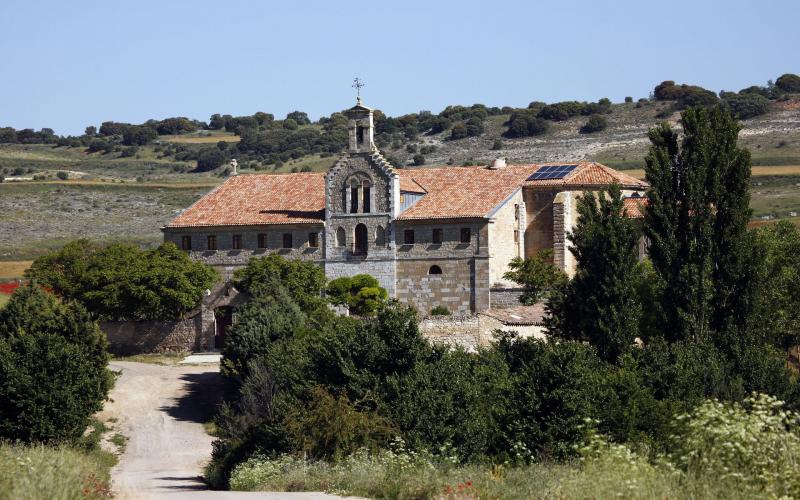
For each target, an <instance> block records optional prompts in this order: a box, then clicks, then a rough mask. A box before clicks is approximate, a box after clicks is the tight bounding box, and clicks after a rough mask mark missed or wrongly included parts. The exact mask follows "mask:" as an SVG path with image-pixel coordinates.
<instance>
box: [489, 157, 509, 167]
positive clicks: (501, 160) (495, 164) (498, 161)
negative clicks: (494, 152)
mask: <svg viewBox="0 0 800 500" xmlns="http://www.w3.org/2000/svg"><path fill="white" fill-rule="evenodd" d="M488 168H489V170H500V169H501V168H506V157H505V156H501V157H500V158H497V159H495V160H494V161H493V162H492V164H491V165H489V167H488Z"/></svg>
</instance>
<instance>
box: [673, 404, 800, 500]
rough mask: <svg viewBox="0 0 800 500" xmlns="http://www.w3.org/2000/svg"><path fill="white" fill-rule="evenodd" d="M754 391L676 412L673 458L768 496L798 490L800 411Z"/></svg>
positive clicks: (696, 470)
mask: <svg viewBox="0 0 800 500" xmlns="http://www.w3.org/2000/svg"><path fill="white" fill-rule="evenodd" d="M783 406H784V403H783V402H781V401H779V400H777V399H776V398H773V397H770V396H767V395H764V394H753V395H752V396H750V397H748V398H746V399H745V400H744V401H743V403H742V404H739V403H721V402H719V401H715V400H712V401H706V402H705V403H703V404H702V405H700V406H698V407H697V408H695V409H694V410H693V411H691V412H690V413H688V414H685V415H681V416H679V417H677V432H676V434H675V437H674V442H673V448H672V451H671V458H672V460H673V461H674V462H675V463H676V464H677V465H678V466H680V467H681V468H682V469H683V470H685V471H687V472H689V473H691V474H705V475H709V476H714V477H717V478H719V480H720V481H721V482H730V483H732V484H734V485H736V486H737V487H739V488H742V489H743V490H745V491H746V490H750V491H753V492H754V493H756V492H758V494H759V495H764V496H766V497H771V498H793V497H797V496H798V495H800V469H798V467H797V464H798V462H800V414H797V413H794V412H790V411H786V410H785V409H784V408H783Z"/></svg>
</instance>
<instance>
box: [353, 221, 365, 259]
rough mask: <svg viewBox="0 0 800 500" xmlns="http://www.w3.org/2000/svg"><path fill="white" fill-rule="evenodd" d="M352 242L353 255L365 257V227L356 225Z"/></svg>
mask: <svg viewBox="0 0 800 500" xmlns="http://www.w3.org/2000/svg"><path fill="white" fill-rule="evenodd" d="M353 240H354V241H353V255H367V226H365V225H364V224H359V225H357V226H356V230H355V238H353Z"/></svg>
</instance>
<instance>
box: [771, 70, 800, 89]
mask: <svg viewBox="0 0 800 500" xmlns="http://www.w3.org/2000/svg"><path fill="white" fill-rule="evenodd" d="M775 86H776V87H777V88H779V89H781V90H782V91H784V92H789V93H793V94H794V93H800V76H797V75H795V74H792V73H786V74H783V75H781V76H779V77H778V79H777V80H775Z"/></svg>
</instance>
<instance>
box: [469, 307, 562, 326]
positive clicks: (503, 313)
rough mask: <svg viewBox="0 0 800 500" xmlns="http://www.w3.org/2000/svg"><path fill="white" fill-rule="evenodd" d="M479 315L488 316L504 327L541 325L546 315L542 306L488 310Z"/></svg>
mask: <svg viewBox="0 0 800 500" xmlns="http://www.w3.org/2000/svg"><path fill="white" fill-rule="evenodd" d="M481 314H485V315H486V316H490V317H492V318H494V319H496V320H498V321H500V322H501V323H503V324H504V325H543V324H544V318H545V316H546V315H547V311H546V310H545V307H544V304H541V303H540V304H534V305H532V306H523V305H519V306H515V307H509V308H503V309H488V310H486V311H484V312H483V313H481Z"/></svg>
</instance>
